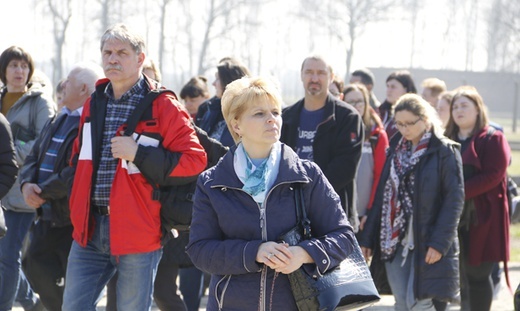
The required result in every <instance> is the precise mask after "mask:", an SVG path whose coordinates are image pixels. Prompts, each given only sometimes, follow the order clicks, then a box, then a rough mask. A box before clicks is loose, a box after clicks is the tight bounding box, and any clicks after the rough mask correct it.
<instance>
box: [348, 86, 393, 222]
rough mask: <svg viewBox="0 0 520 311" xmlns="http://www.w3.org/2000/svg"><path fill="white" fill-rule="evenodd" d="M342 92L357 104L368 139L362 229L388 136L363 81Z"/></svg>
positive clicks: (360, 191) (360, 185)
mask: <svg viewBox="0 0 520 311" xmlns="http://www.w3.org/2000/svg"><path fill="white" fill-rule="evenodd" d="M342 95H343V100H344V101H345V102H346V103H347V104H350V105H352V106H354V108H356V110H357V111H358V112H359V114H360V115H361V118H362V119H363V124H364V125H365V142H364V143H363V149H362V153H361V159H360V161H359V166H358V171H357V174H356V191H357V196H356V198H357V200H356V202H355V204H356V209H357V212H358V216H359V221H360V223H359V231H362V230H363V227H364V225H365V221H366V219H367V213H368V210H369V209H370V208H371V207H372V202H373V201H374V196H375V193H376V188H377V183H378V182H379V177H380V176H381V171H382V170H383V165H384V164H385V159H386V148H388V136H387V135H386V132H385V129H384V126H383V123H382V122H381V118H379V116H378V115H377V113H376V112H375V111H374V109H372V107H370V105H369V100H370V97H369V93H368V90H367V88H366V87H365V86H364V85H363V84H360V83H354V84H349V85H347V86H346V87H345V89H344V90H343V94H342ZM354 228H356V227H354Z"/></svg>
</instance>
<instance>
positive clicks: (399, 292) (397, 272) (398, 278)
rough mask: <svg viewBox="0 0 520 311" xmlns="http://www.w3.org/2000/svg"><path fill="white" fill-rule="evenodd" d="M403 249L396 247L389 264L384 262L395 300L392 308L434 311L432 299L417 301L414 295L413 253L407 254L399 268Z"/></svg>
mask: <svg viewBox="0 0 520 311" xmlns="http://www.w3.org/2000/svg"><path fill="white" fill-rule="evenodd" d="M402 251H403V247H402V246H401V245H398V246H397V250H396V254H395V257H394V259H393V260H392V261H391V262H385V267H386V276H387V277H388V283H390V288H391V289H392V294H393V295H394V298H395V305H394V308H395V310H396V311H407V310H412V311H415V310H421V311H423V310H429V311H434V310H435V307H434V305H433V302H432V299H422V300H417V299H416V298H415V295H414V290H413V282H414V272H413V271H414V260H415V258H414V255H415V252H414V251H410V252H409V253H408V257H407V258H406V262H405V264H404V265H403V266H401V264H402V262H403V257H402Z"/></svg>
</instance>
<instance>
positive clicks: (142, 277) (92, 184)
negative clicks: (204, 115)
mask: <svg viewBox="0 0 520 311" xmlns="http://www.w3.org/2000/svg"><path fill="white" fill-rule="evenodd" d="M143 50H144V40H143V39H142V38H141V37H140V36H139V35H136V34H135V33H133V32H131V31H130V30H128V28H127V27H126V26H125V25H122V24H118V25H115V26H113V27H111V28H109V29H108V30H107V31H106V32H105V33H104V34H103V36H102V38H101V53H102V60H103V69H104V71H105V75H106V77H107V79H103V80H100V81H98V83H97V85H96V91H95V92H94V93H93V94H92V95H91V97H90V99H89V100H87V102H86V103H85V106H84V110H83V114H82V116H81V120H80V131H79V135H78V138H77V139H76V141H75V143H74V148H73V152H72V165H73V166H75V167H76V174H75V178H74V182H73V186H72V193H71V198H70V217H71V221H72V224H73V226H74V231H73V238H74V242H73V244H72V248H71V251H70V255H69V262H68V266H67V281H66V284H65V294H64V298H63V308H62V310H64V311H77V310H94V309H95V307H96V304H97V302H98V301H99V300H100V298H101V293H102V291H103V288H104V286H105V285H106V283H107V282H108V281H109V280H110V278H111V277H112V276H113V275H114V273H115V272H116V271H117V272H118V282H117V305H118V307H119V308H120V309H121V310H150V307H151V304H152V293H153V283H154V279H155V274H156V271H157V264H158V262H159V259H160V258H161V254H162V249H161V219H160V208H161V205H160V203H159V201H157V200H154V197H153V196H152V193H153V187H152V186H151V185H150V184H149V183H148V182H147V180H151V181H153V182H154V183H156V185H158V186H162V185H174V184H185V183H188V182H191V181H193V180H194V179H195V178H196V177H197V175H198V174H199V173H200V172H201V171H202V170H203V169H204V168H205V167H206V153H205V152H204V149H203V148H202V146H201V145H200V143H199V141H198V139H197V136H196V134H195V131H194V129H193V127H192V126H191V121H190V116H189V114H188V112H187V111H186V110H185V109H184V108H183V107H182V104H180V103H179V102H178V101H177V98H176V97H175V95H172V94H171V93H164V94H162V95H161V96H159V97H158V98H157V99H156V100H155V101H154V102H153V103H152V106H151V107H149V108H148V109H147V110H145V112H144V114H143V116H142V117H141V120H140V121H139V123H138V124H137V126H136V128H135V130H134V133H133V135H132V136H122V133H123V131H124V129H125V125H126V121H127V119H128V117H129V116H130V115H131V113H132V112H133V111H134V108H135V107H136V106H137V105H138V104H139V102H141V100H142V99H143V98H144V96H145V95H146V94H147V93H148V92H149V91H150V90H153V89H155V88H157V85H156V84H155V83H154V82H153V81H152V80H150V79H148V78H146V76H144V75H143V74H142V65H143V61H144V60H145V54H144V52H143ZM145 176H146V177H145Z"/></svg>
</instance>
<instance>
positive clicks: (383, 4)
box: [301, 0, 395, 79]
mask: <svg viewBox="0 0 520 311" xmlns="http://www.w3.org/2000/svg"><path fill="white" fill-rule="evenodd" d="M302 2H303V6H302V7H304V8H306V9H305V12H301V15H302V16H303V17H305V18H307V19H308V20H309V21H310V22H312V23H314V25H315V26H318V27H319V26H325V27H327V28H328V30H329V32H330V33H331V35H333V36H335V37H336V38H337V39H338V40H339V41H340V42H342V43H344V44H345V45H346V58H345V65H346V76H345V79H348V77H349V76H350V71H351V64H352V59H353V57H354V52H355V45H356V40H357V39H358V38H359V36H360V35H361V34H362V33H363V31H364V30H365V27H366V26H367V25H368V24H370V23H372V22H380V21H383V20H385V19H386V18H387V16H388V14H389V9H390V7H391V6H392V5H393V3H394V2H395V1H393V0H327V1H313V0H302Z"/></svg>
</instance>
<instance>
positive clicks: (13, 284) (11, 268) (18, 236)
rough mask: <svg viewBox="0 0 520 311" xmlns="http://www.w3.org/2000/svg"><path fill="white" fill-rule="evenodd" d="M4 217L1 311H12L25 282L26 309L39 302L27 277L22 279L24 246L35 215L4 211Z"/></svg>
mask: <svg viewBox="0 0 520 311" xmlns="http://www.w3.org/2000/svg"><path fill="white" fill-rule="evenodd" d="M4 216H5V223H6V226H7V234H6V235H5V236H4V237H3V238H1V239H0V311H6V310H11V308H12V306H13V303H14V299H15V297H16V293H17V291H18V288H19V286H20V283H21V282H25V283H22V289H21V290H22V291H24V293H21V295H20V296H23V297H20V298H21V301H20V302H22V303H23V305H24V307H25V306H27V307H30V306H29V305H30V302H31V301H33V302H36V301H37V298H36V297H35V295H34V293H33V292H32V290H31V288H30V286H29V283H27V279H26V278H25V276H23V277H22V278H20V272H21V265H22V244H23V240H24V239H25V236H26V235H27V232H28V231H29V227H30V226H31V223H32V222H33V220H34V216H35V213H20V212H13V211H4Z"/></svg>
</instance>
